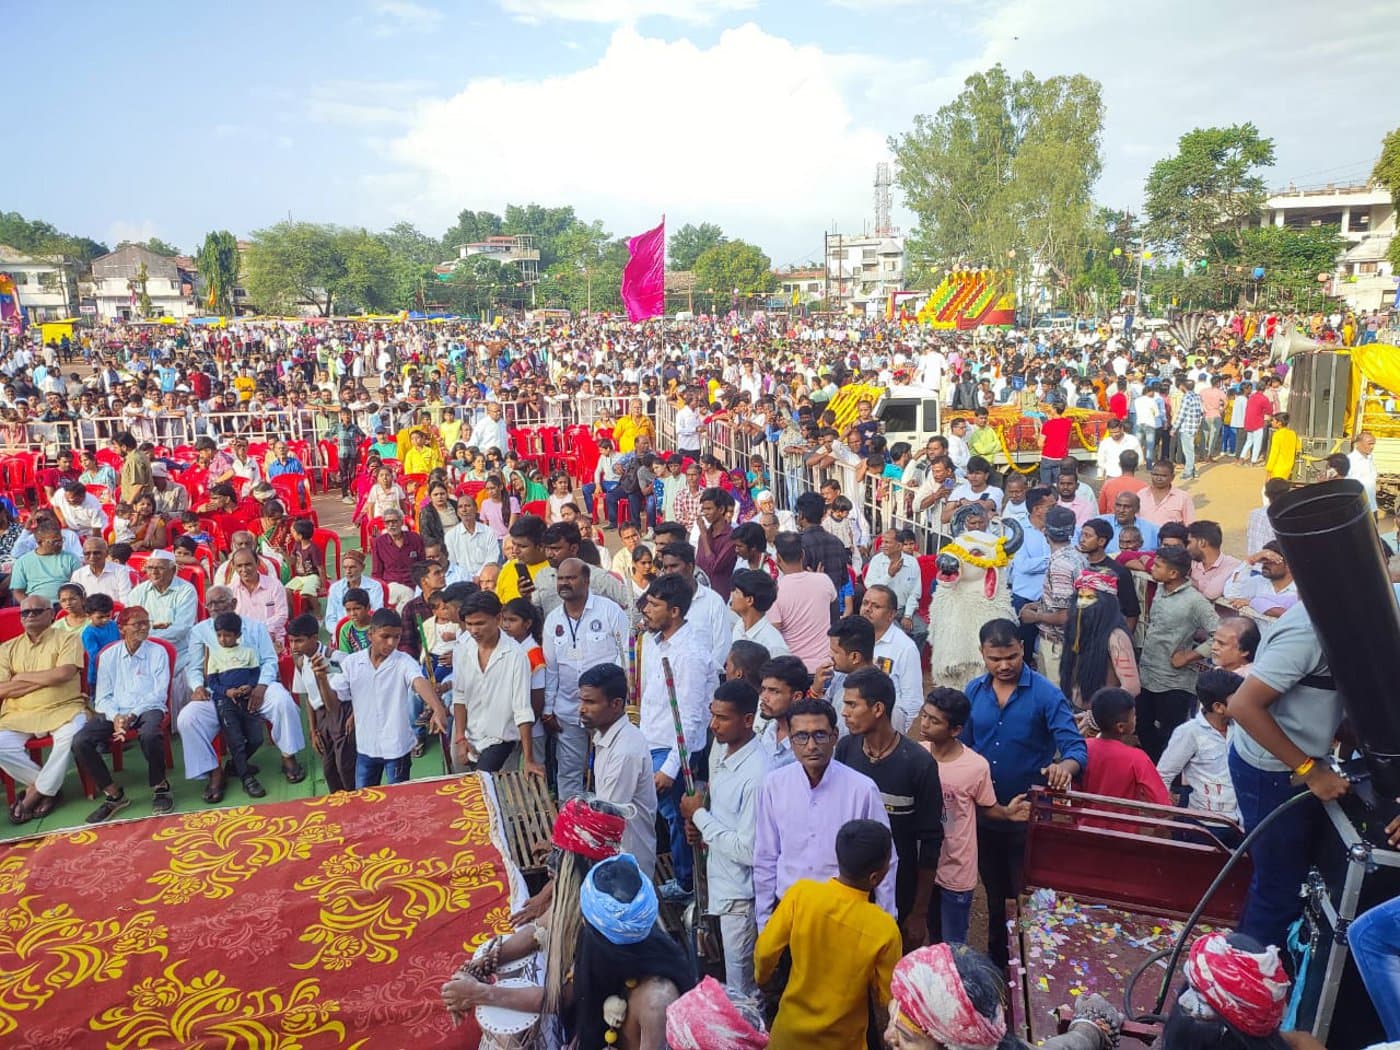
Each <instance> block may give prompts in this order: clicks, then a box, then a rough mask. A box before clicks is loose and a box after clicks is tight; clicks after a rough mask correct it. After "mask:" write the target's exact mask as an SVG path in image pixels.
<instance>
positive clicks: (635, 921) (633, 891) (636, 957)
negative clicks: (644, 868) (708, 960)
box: [566, 853, 695, 1050]
mask: <svg viewBox="0 0 1400 1050" xmlns="http://www.w3.org/2000/svg"><path fill="white" fill-rule="evenodd" d="M579 906H580V909H581V910H582V912H583V919H584V925H583V928H582V929H581V930H580V931H579V941H578V956H577V960H576V962H575V964H574V1011H573V1021H572V1024H569V1025H567V1026H566V1027H567V1029H568V1034H569V1035H570V1036H572V1037H574V1038H575V1039H576V1040H577V1043H576V1045H578V1046H581V1047H593V1046H604V1045H610V1046H614V1047H621V1048H624V1050H625V1048H632V1047H639V1046H643V1045H645V1046H659V1045H663V1044H664V1040H665V1033H666V1007H667V1006H669V1005H670V1004H671V1003H673V1002H675V1001H676V1000H677V999H678V998H680V996H681V995H682V994H684V993H685V992H688V991H689V990H690V989H691V988H692V987H693V986H694V984H695V973H694V971H693V970H692V969H691V965H690V961H689V959H687V958H686V956H685V953H684V951H683V950H682V949H681V946H680V945H679V944H677V943H676V942H675V941H674V940H672V939H671V936H670V935H669V934H668V933H666V931H665V930H664V929H663V928H662V927H661V925H660V924H659V923H658V922H657V921H656V919H657V909H658V902H657V897H656V888H655V887H654V886H653V885H652V882H651V880H650V879H648V878H647V877H645V876H644V875H643V874H642V872H641V869H640V868H638V866H637V861H636V858H634V857H633V856H632V855H631V854H630V853H620V854H618V855H617V856H616V857H613V858H611V859H609V860H605V861H603V862H602V863H600V864H598V865H596V866H595V867H594V868H592V869H591V870H590V871H589V873H588V876H587V878H585V879H584V883H583V888H582V889H581V890H580V892H579ZM610 1030H611V1031H614V1032H616V1039H615V1041H608V1040H607V1038H606V1033H607V1032H608V1031H610Z"/></svg>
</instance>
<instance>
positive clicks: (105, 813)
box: [73, 605, 175, 824]
mask: <svg viewBox="0 0 1400 1050" xmlns="http://www.w3.org/2000/svg"><path fill="white" fill-rule="evenodd" d="M117 627H118V628H120V630H121V632H122V637H121V641H119V642H113V643H112V644H111V645H109V646H108V647H107V648H106V649H104V650H102V653H101V655H100V656H99V657H98V660H97V688H96V689H95V690H94V692H93V698H92V706H93V710H95V711H96V712H97V715H96V717H95V718H92V719H89V720H88V723H87V725H85V726H83V728H82V729H80V730H78V735H77V736H76V737H74V738H73V755H74V757H76V758H77V760H78V768H79V769H81V770H82V771H83V772H84V773H86V774H87V775H88V779H89V780H91V781H92V782H93V783H94V784H96V785H97V788H98V790H99V791H101V793H102V795H101V804H100V805H99V806H98V807H97V808H96V809H95V810H93V811H92V812H91V813H89V814H88V817H87V822H88V823H89V824H101V823H102V822H103V821H104V820H107V819H109V818H110V817H111V816H112V815H113V814H114V813H118V812H120V811H121V810H123V809H125V808H126V807H127V806H129V805H131V799H130V798H129V797H128V796H127V794H126V792H125V791H123V790H122V787H121V785H120V784H115V783H113V782H112V774H111V772H110V771H109V770H108V769H107V763H106V762H104V761H103V760H102V755H101V754H100V753H99V750H98V749H99V748H101V747H102V745H103V744H105V743H107V742H108V741H109V740H113V739H114V738H115V739H117V740H127V739H130V738H132V737H135V738H136V739H137V740H138V741H139V743H140V745H141V753H142V754H143V755H145V756H146V772H147V783H149V784H150V785H151V792H152V797H151V812H152V813H155V814H157V815H160V814H165V813H169V812H170V811H171V810H172V809H174V808H175V798H174V796H172V795H171V794H170V780H169V778H168V777H167V776H166V770H165V733H164V731H163V730H162V729H161V723H162V722H163V721H165V706H166V698H167V696H168V695H169V693H170V658H169V656H168V655H167V654H166V651H165V650H164V649H163V648H162V647H161V646H159V645H156V643H155V642H152V641H151V640H150V634H151V614H150V613H148V612H147V611H146V610H145V609H144V608H142V607H141V606H139V605H128V606H127V607H126V608H125V609H123V610H122V611H121V612H119V613H118V614H117ZM114 746H116V745H114Z"/></svg>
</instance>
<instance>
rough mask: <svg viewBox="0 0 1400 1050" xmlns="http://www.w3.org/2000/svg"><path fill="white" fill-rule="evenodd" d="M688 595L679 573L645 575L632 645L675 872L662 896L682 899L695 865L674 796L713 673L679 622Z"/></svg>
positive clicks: (698, 742)
mask: <svg viewBox="0 0 1400 1050" xmlns="http://www.w3.org/2000/svg"><path fill="white" fill-rule="evenodd" d="M693 595H694V592H693V591H692V590H691V587H690V585H689V583H688V582H687V581H686V580H684V579H682V578H681V577H680V576H675V575H666V576H660V577H657V579H655V580H654V581H652V584H651V586H650V587H648V588H647V593H646V595H645V597H644V598H643V599H642V600H643V603H644V604H643V606H642V620H643V623H644V624H645V626H646V629H647V630H648V631H651V632H653V634H652V637H650V638H647V639H646V642H645V644H644V645H642V646H640V647H639V652H638V659H639V660H640V661H641V671H640V674H639V675H638V677H639V680H640V682H641V690H642V698H641V729H642V733H643V735H644V736H645V737H646V739H647V743H648V745H650V747H651V762H652V771H653V773H654V776H655V784H656V797H657V808H658V809H659V810H660V812H661V815H662V816H663V817H665V818H666V825H667V828H668V829H669V831H670V834H671V863H672V865H673V866H674V868H675V872H676V877H675V878H674V879H668V880H667V881H666V883H665V885H663V886H662V887H661V896H662V897H663V898H665V899H666V900H686V899H688V898H689V897H690V896H691V894H692V893H693V892H694V872H695V865H694V859H693V857H692V856H691V851H690V846H689V844H688V843H687V842H686V840H685V821H684V820H683V819H682V818H681V814H680V798H681V795H682V794H683V792H684V791H685V789H686V788H687V787H689V788H690V790H691V791H692V792H693V791H694V782H693V780H689V779H688V778H690V777H691V772H690V765H689V756H691V755H693V754H695V752H696V751H698V750H700V748H702V747H704V746H705V715H706V712H707V710H708V705H709V700H710V696H711V693H712V690H713V687H714V684H715V682H716V679H717V677H718V670H717V669H716V668H715V666H714V664H713V662H712V658H711V656H710V646H709V642H708V640H707V639H704V638H701V637H700V635H699V633H698V632H697V631H696V629H695V628H694V626H692V625H691V624H690V623H688V622H687V621H686V614H687V613H689V611H690V603H691V598H692V597H693ZM672 688H674V692H675V700H674V704H675V706H674V708H673V706H672V704H673V701H672V699H671V693H672Z"/></svg>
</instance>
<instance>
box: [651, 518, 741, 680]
mask: <svg viewBox="0 0 1400 1050" xmlns="http://www.w3.org/2000/svg"><path fill="white" fill-rule="evenodd" d="M657 553H658V557H657V570H658V572H659V574H660V575H662V576H679V577H680V578H681V579H682V580H684V581H685V583H686V585H687V586H688V587H690V589H691V594H692V598H691V601H690V607H689V608H688V609H687V610H686V615H685V620H686V623H687V624H689V625H690V626H691V627H693V628H694V629H695V630H696V632H697V633H698V634H699V636H700V637H701V638H702V639H704V640H705V644H706V646H707V647H708V652H709V654H710V661H711V663H712V664H713V665H714V666H715V667H716V668H719V667H723V666H724V661H725V659H726V658H727V657H728V656H729V646H730V645H731V644H732V642H733V639H734V621H735V620H736V619H737V617H736V616H735V615H734V612H733V611H732V610H731V609H730V608H729V606H727V605H725V604H724V599H723V598H721V597H720V596H719V595H718V594H716V593H715V592H714V591H713V590H711V589H710V588H709V587H707V586H705V585H704V584H703V583H701V582H700V581H699V580H697V579H696V578H695V548H694V547H692V546H691V545H690V544H688V543H668V544H666V546H664V547H662V548H661V549H660V550H659V551H658V552H657Z"/></svg>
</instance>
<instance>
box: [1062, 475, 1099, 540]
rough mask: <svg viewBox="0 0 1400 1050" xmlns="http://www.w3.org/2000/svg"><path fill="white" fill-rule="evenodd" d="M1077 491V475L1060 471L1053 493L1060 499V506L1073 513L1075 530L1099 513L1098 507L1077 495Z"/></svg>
mask: <svg viewBox="0 0 1400 1050" xmlns="http://www.w3.org/2000/svg"><path fill="white" fill-rule="evenodd" d="M1078 490H1079V475H1078V474H1074V473H1072V472H1070V471H1068V470H1062V471H1060V474H1059V477H1057V478H1056V479H1055V492H1056V495H1058V496H1059V498H1060V506H1062V507H1067V508H1068V509H1069V510H1071V511H1073V513H1074V524H1075V527H1076V528H1078V527H1079V526H1080V525H1083V524H1084V523H1085V522H1086V521H1088V520H1089V519H1090V518H1092V517H1094V516H1095V515H1096V514H1098V512H1099V509H1098V507H1096V506H1095V505H1094V503H1093V502H1092V501H1091V500H1087V499H1084V498H1083V497H1081V496H1079V495H1078Z"/></svg>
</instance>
